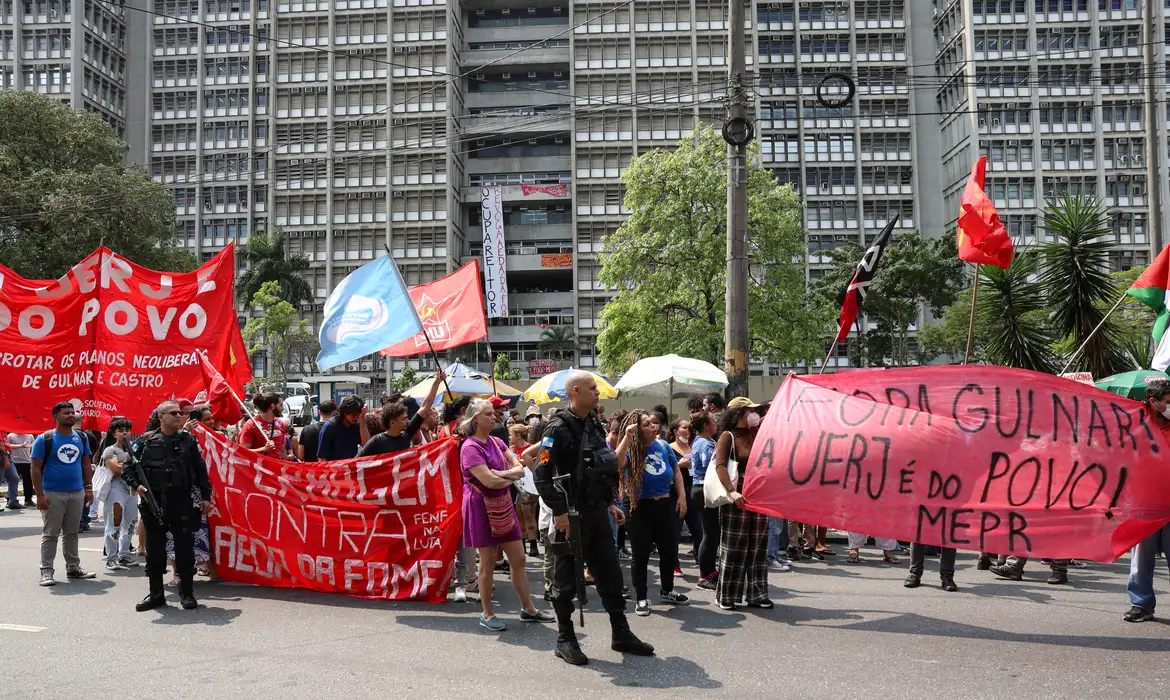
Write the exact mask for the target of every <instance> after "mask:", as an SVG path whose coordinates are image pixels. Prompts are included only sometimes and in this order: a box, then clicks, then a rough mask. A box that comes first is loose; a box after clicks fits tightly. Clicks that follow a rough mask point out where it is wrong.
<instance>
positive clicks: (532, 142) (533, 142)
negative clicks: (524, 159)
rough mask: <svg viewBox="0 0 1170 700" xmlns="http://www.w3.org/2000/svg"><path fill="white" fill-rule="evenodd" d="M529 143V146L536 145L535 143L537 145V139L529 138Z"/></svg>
mask: <svg viewBox="0 0 1170 700" xmlns="http://www.w3.org/2000/svg"><path fill="white" fill-rule="evenodd" d="M528 145H529V146H535V145H536V139H528Z"/></svg>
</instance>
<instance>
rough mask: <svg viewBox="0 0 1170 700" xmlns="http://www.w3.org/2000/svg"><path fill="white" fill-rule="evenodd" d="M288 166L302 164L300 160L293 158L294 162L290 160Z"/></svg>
mask: <svg viewBox="0 0 1170 700" xmlns="http://www.w3.org/2000/svg"><path fill="white" fill-rule="evenodd" d="M288 164H289V165H300V164H301V160H300V158H293V159H292V160H290V161H289V162H288Z"/></svg>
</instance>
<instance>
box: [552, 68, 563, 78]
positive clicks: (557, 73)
mask: <svg viewBox="0 0 1170 700" xmlns="http://www.w3.org/2000/svg"><path fill="white" fill-rule="evenodd" d="M564 75H565V72H564V71H563V70H554V71H553V77H554V78H561V77H564Z"/></svg>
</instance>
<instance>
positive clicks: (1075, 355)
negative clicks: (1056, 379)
mask: <svg viewBox="0 0 1170 700" xmlns="http://www.w3.org/2000/svg"><path fill="white" fill-rule="evenodd" d="M1125 297H1126V295H1125V293H1124V292H1122V294H1121V296H1120V297H1119V298H1118V299H1117V303H1116V304H1114V305H1113V308H1112V309H1109V313H1107V314H1105V317H1104V318H1102V319H1101V322H1100V323H1098V324H1097V327H1096V328H1094V329H1093V332H1092V333H1090V334H1089V337H1087V338H1085V342H1083V343H1081V346H1080V347H1079V348H1077V351H1076V352H1074V353H1073V354H1072V355H1070V356H1069V358H1068V363H1066V364H1065V366H1064V369H1062V370H1060V373H1061V374H1064V373H1065V372H1067V371H1068V368H1069V367H1072V364H1073V362H1075V361H1076V359H1077V358H1078V357H1080V354H1081V351H1082V350H1084V349H1085V346H1086V345H1088V344H1089V341H1090V340H1092V339H1093V336H1095V335H1097V331H1099V330H1101V327H1102V326H1104V325H1105V322H1106V321H1108V320H1109V317H1110V316H1112V315H1113V312H1114V311H1117V310H1118V309H1119V308H1121V305H1122V304H1123V303H1124V302H1125Z"/></svg>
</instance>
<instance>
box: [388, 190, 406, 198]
mask: <svg viewBox="0 0 1170 700" xmlns="http://www.w3.org/2000/svg"><path fill="white" fill-rule="evenodd" d="M390 196H391V197H405V196H406V190H394V191H393V192H392V193H391V194H390Z"/></svg>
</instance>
